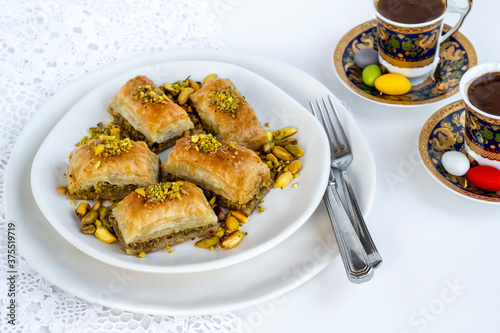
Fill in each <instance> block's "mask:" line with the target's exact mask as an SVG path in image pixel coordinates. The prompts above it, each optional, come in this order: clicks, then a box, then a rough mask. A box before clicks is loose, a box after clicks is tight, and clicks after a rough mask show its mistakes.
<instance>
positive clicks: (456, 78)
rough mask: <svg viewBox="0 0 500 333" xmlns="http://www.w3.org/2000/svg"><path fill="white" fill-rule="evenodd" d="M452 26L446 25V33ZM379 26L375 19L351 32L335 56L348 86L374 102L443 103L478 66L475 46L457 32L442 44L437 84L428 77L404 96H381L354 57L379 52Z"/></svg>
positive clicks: (406, 103) (338, 67)
mask: <svg viewBox="0 0 500 333" xmlns="http://www.w3.org/2000/svg"><path fill="white" fill-rule="evenodd" d="M449 29H450V26H448V25H446V24H445V25H444V27H443V33H445V32H447V31H448V30H449ZM376 39H377V24H376V21H375V20H371V21H368V22H365V23H363V24H360V25H358V26H357V27H355V28H354V29H352V30H351V31H349V32H348V33H347V34H346V35H344V37H342V39H341V40H340V41H339V43H338V44H337V47H336V48H335V52H334V54H333V64H334V66H335V70H336V73H337V75H338V76H339V78H340V80H341V81H342V83H344V85H345V86H346V87H347V88H348V89H350V90H352V91H353V92H355V93H356V94H358V95H360V96H361V97H363V98H366V99H368V100H370V101H375V102H378V103H382V104H389V105H391V104H392V105H405V106H415V105H422V104H430V103H434V102H439V101H442V100H443V99H445V98H448V97H450V96H452V95H454V94H456V93H457V92H458V91H459V83H460V78H461V77H462V75H463V74H464V73H465V72H466V71H467V70H468V69H469V68H471V67H473V66H475V65H476V64H477V56H476V51H475V50H474V47H473V46H472V44H471V43H470V42H469V40H468V39H467V38H466V37H465V36H464V35H463V34H461V33H460V32H458V31H457V32H455V33H454V34H453V35H452V36H451V37H450V38H449V39H447V40H446V41H445V42H443V43H442V44H441V47H440V50H439V55H440V58H441V59H440V61H439V65H438V66H440V71H439V72H440V75H438V76H440V79H438V80H436V81H433V80H432V79H431V78H430V77H428V78H427V79H426V80H425V81H423V82H421V83H420V84H417V85H415V86H413V87H412V88H411V90H410V91H409V92H408V93H406V94H404V95H400V96H390V95H385V94H381V93H380V92H379V91H378V90H377V89H375V88H374V87H369V86H367V85H365V84H364V83H363V80H362V77H361V73H362V70H361V69H360V68H359V67H358V66H356V64H355V63H354V54H355V53H356V52H357V51H359V50H360V49H364V48H371V49H375V50H376V49H377V43H376Z"/></svg>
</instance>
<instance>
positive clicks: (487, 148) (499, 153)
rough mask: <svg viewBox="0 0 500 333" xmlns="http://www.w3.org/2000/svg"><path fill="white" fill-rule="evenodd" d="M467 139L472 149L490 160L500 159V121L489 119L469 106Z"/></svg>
mask: <svg viewBox="0 0 500 333" xmlns="http://www.w3.org/2000/svg"><path fill="white" fill-rule="evenodd" d="M466 109H467V112H466V114H465V124H466V126H465V141H466V142H467V145H468V146H469V148H470V149H472V150H473V151H474V152H475V153H477V154H478V155H481V156H482V157H485V158H488V159H490V160H495V161H500V121H499V120H494V119H487V118H486V117H484V116H482V115H481V114H479V113H477V112H476V111H474V110H472V109H471V108H469V107H467V105H466Z"/></svg>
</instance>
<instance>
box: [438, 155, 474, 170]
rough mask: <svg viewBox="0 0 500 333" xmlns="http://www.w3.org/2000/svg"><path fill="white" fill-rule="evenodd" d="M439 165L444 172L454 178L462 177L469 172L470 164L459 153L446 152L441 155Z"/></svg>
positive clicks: (465, 157)
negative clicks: (441, 164)
mask: <svg viewBox="0 0 500 333" xmlns="http://www.w3.org/2000/svg"><path fill="white" fill-rule="evenodd" d="M441 163H443V167H444V168H445V170H446V171H447V172H448V173H449V174H451V175H454V176H463V175H465V174H466V173H467V171H469V168H470V163H469V159H468V158H467V156H465V155H464V154H462V153H461V152H459V151H448V152H446V153H444V154H443V157H442V158H441Z"/></svg>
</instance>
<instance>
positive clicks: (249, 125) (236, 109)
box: [190, 78, 267, 150]
mask: <svg viewBox="0 0 500 333" xmlns="http://www.w3.org/2000/svg"><path fill="white" fill-rule="evenodd" d="M190 99H191V101H192V102H193V105H194V107H195V109H196V112H197V113H198V115H199V116H200V118H201V122H202V124H203V127H204V129H205V131H207V132H208V133H212V134H214V135H216V136H220V137H221V138H222V139H223V140H224V141H226V142H230V141H233V142H236V143H238V144H240V145H242V146H245V147H247V148H250V149H252V150H258V149H259V148H260V147H262V146H263V145H264V144H265V143H266V142H267V136H266V131H265V129H264V128H263V127H262V125H261V124H260V122H259V119H258V118H257V115H256V114H255V111H254V109H253V108H252V107H251V106H250V104H248V102H247V101H246V100H245V98H244V97H243V96H241V93H240V92H239V91H238V90H237V89H236V87H235V86H234V84H233V83H232V82H231V80H229V79H219V78H217V79H213V80H210V81H208V82H206V83H205V84H204V85H203V86H202V87H201V89H200V90H198V91H196V92H195V93H193V94H191V96H190Z"/></svg>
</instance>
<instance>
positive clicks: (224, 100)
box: [208, 88, 241, 117]
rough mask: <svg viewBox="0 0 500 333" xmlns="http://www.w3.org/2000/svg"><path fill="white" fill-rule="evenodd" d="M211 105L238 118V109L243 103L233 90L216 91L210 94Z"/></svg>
mask: <svg viewBox="0 0 500 333" xmlns="http://www.w3.org/2000/svg"><path fill="white" fill-rule="evenodd" d="M208 97H209V98H210V99H209V102H210V104H213V105H217V107H218V108H219V110H222V111H226V112H230V113H231V114H232V116H233V117H236V109H237V108H238V106H239V105H240V103H241V100H240V98H239V97H238V95H237V94H236V92H235V91H234V89H232V88H227V89H219V90H214V91H212V92H211V93H210V94H208Z"/></svg>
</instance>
